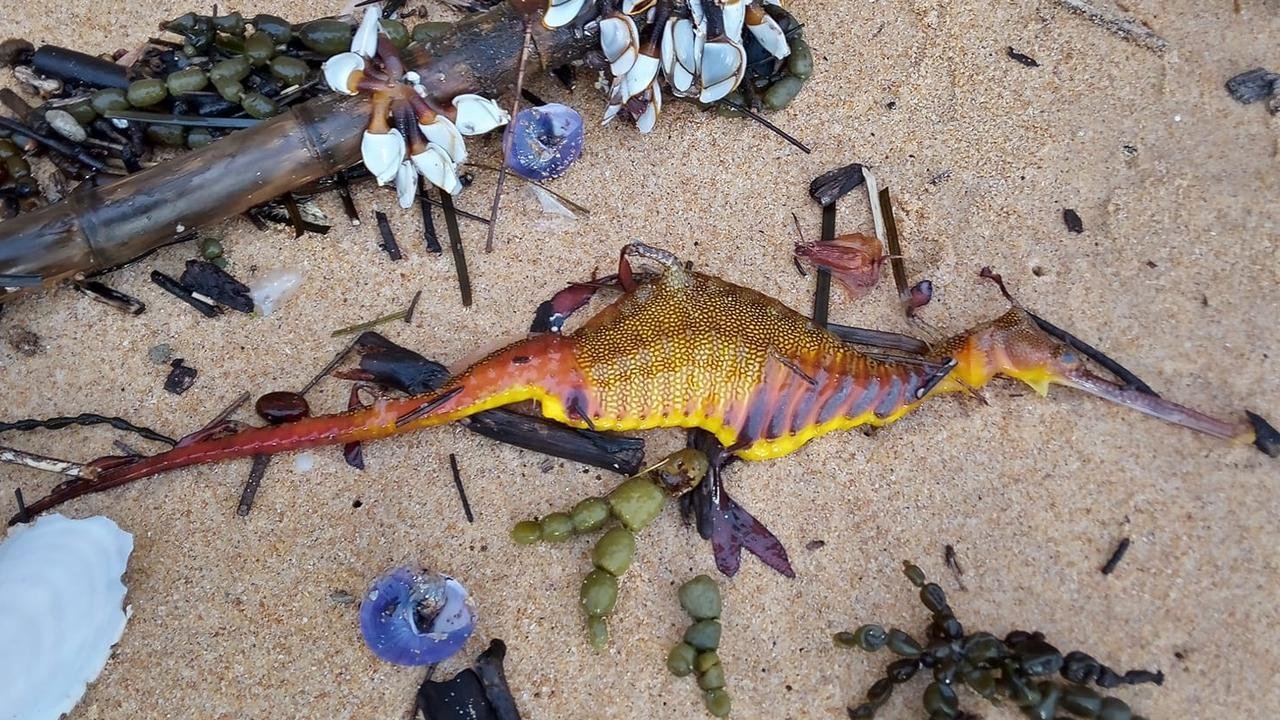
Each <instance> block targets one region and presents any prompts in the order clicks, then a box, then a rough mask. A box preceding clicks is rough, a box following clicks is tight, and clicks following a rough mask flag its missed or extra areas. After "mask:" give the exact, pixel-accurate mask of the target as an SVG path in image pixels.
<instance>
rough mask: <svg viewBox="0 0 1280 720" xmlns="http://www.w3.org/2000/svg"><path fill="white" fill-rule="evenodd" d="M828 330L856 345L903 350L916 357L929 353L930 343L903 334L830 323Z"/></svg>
mask: <svg viewBox="0 0 1280 720" xmlns="http://www.w3.org/2000/svg"><path fill="white" fill-rule="evenodd" d="M827 329H828V330H830V331H831V332H832V333H835V335H836V337H839V338H840V339H841V340H844V341H845V342H848V343H853V344H855V345H870V346H871V347H878V348H885V349H887V350H901V351H902V352H907V353H913V354H915V355H925V354H927V353H928V352H929V343H926V342H925V341H923V340H920V339H919V338H914V337H911V336H910V335H903V334H902V333H895V332H887V331H885V330H869V329H867V328H860V327H851V326H849V325H837V324H835V323H830V322H829V323H827Z"/></svg>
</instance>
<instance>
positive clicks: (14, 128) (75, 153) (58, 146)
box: [0, 115, 125, 175]
mask: <svg viewBox="0 0 1280 720" xmlns="http://www.w3.org/2000/svg"><path fill="white" fill-rule="evenodd" d="M0 128H4V129H6V130H8V131H10V132H15V133H21V134H23V135H25V136H27V137H29V138H31V139H32V140H35V141H36V142H38V143H40V144H41V145H44V146H45V147H47V148H49V149H50V150H53V151H54V152H56V153H58V154H60V155H65V156H66V157H69V158H71V159H72V160H75V161H76V162H78V163H80V164H81V165H84V166H86V167H88V168H91V169H93V170H96V171H98V172H100V173H103V174H106V175H124V174H125V172H124V171H123V170H117V169H115V168H113V167H111V166H109V165H104V164H103V163H102V161H101V160H99V159H97V158H95V157H94V156H92V155H90V154H89V153H87V152H85V151H84V150H82V149H81V148H79V147H77V146H76V145H74V144H72V143H71V142H69V141H65V140H59V139H58V138H55V137H50V136H48V135H45V134H43V133H39V132H36V131H35V130H32V129H31V128H29V127H27V126H26V125H23V124H22V123H20V122H18V121H17V120H13V119H11V118H7V117H4V116H3V115H0Z"/></svg>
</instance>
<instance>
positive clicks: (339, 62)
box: [322, 52, 364, 95]
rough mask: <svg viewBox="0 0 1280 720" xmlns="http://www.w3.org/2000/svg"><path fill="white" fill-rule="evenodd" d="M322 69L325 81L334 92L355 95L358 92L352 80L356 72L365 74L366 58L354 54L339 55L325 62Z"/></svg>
mask: <svg viewBox="0 0 1280 720" xmlns="http://www.w3.org/2000/svg"><path fill="white" fill-rule="evenodd" d="M322 68H323V70H324V81H325V82H326V83H328V84H329V87H330V88H332V89H333V91H334V92H340V93H342V94H343V95H355V94H356V90H354V89H352V85H354V84H355V83H353V82H351V79H352V75H354V74H355V73H356V72H364V58H363V57H360V56H359V55H357V54H355V53H353V52H345V53H338V54H337V55H334V56H333V57H331V58H329V59H328V60H325V61H324V65H323V66H322Z"/></svg>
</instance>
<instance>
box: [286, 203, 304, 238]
mask: <svg viewBox="0 0 1280 720" xmlns="http://www.w3.org/2000/svg"><path fill="white" fill-rule="evenodd" d="M282 197H283V198H284V209H285V212H287V213H289V224H291V225H293V236H294V237H295V238H300V237H302V233H303V232H304V230H303V229H302V226H303V224H304V222H305V221H304V220H303V219H302V209H301V208H299V207H298V201H297V200H296V199H294V197H293V193H291V192H287V193H285V194H284V195H283V196H282Z"/></svg>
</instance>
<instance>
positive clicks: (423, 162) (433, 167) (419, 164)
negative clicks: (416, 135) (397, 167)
mask: <svg viewBox="0 0 1280 720" xmlns="http://www.w3.org/2000/svg"><path fill="white" fill-rule="evenodd" d="M409 159H410V160H412V161H413V166H414V167H415V168H417V170H418V172H419V173H421V174H422V177H424V178H426V179H427V182H429V183H431V184H432V185H435V186H436V187H438V188H440V189H441V190H443V191H445V192H447V193H449V194H450V195H457V194H458V191H459V190H461V189H462V182H461V181H460V180H458V172H457V170H455V169H454V167H453V161H452V160H450V159H449V154H448V153H446V152H445V151H444V150H443V149H442V148H441V147H440V146H439V145H436V144H434V143H427V149H426V150H423V151H422V152H420V153H418V154H417V155H413V156H411V157H410V158H409Z"/></svg>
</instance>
